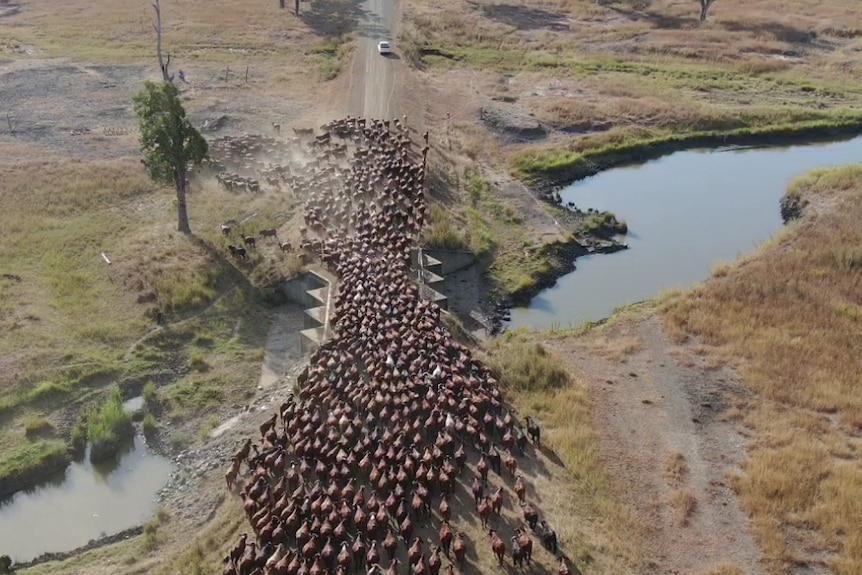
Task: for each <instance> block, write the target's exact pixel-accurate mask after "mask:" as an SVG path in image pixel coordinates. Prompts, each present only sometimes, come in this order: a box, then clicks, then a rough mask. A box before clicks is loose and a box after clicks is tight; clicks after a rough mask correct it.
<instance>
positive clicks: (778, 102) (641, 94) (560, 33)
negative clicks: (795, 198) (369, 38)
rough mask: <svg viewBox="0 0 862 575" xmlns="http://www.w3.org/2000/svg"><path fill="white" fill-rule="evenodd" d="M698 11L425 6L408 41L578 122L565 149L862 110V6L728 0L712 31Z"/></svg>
mask: <svg viewBox="0 0 862 575" xmlns="http://www.w3.org/2000/svg"><path fill="white" fill-rule="evenodd" d="M698 10H699V9H698V6H697V4H696V3H695V2H691V1H678V0H653V1H651V2H634V1H628V0H620V1H609V2H595V1H594V0H527V1H525V2H513V1H508V0H505V1H498V0H478V1H476V2H460V1H457V0H439V1H433V2H432V1H430V0H416V1H415V2H411V3H409V4H408V5H407V6H406V7H405V17H404V18H405V25H404V33H403V35H402V38H401V44H402V47H403V49H404V50H405V53H406V54H407V56H408V60H410V61H412V62H413V63H414V64H416V65H418V66H422V67H425V68H427V69H429V70H433V71H434V73H435V75H437V76H440V77H443V78H447V77H451V79H452V81H453V82H469V84H470V86H473V87H475V86H476V80H475V78H477V77H478V76H476V75H475V74H480V76H481V77H482V78H484V79H485V84H486V85H488V86H495V87H494V88H490V93H489V94H486V95H487V96H491V97H494V98H495V99H497V100H498V101H499V102H500V104H499V105H501V106H503V107H506V106H517V107H520V108H522V109H524V110H525V111H526V112H531V113H533V114H534V115H535V117H536V118H538V119H540V120H542V121H543V122H545V123H546V125H548V126H550V127H552V128H553V127H557V128H562V127H565V128H567V129H568V133H567V134H564V135H563V136H562V137H560V138H552V139H550V140H549V142H548V144H547V145H548V146H549V147H551V148H553V149H557V150H559V149H566V150H570V151H578V150H579V149H583V148H585V147H587V148H592V149H595V148H599V147H602V146H605V145H608V144H613V142H611V141H607V140H606V138H605V136H607V137H609V138H611V139H614V138H615V139H617V140H630V139H638V138H640V139H643V138H649V137H654V136H660V135H666V134H669V133H670V134H680V133H687V132H700V131H715V130H717V131H730V130H736V129H743V128H750V127H765V126H774V125H783V124H797V123H802V122H811V121H819V120H825V121H834V120H835V119H836V118H838V117H843V118H847V117H853V118H858V117H859V116H860V114H862V90H860V89H859V87H858V83H857V82H856V75H857V74H858V71H859V70H860V69H862V51H860V49H859V48H860V46H862V36H860V35H862V29H860V26H859V25H858V24H857V23H858V22H862V4H860V3H858V2H856V1H855V0H824V1H822V2H808V1H806V0H789V1H782V0H721V2H717V3H716V4H715V5H714V6H713V8H712V10H711V14H710V18H709V21H708V22H706V23H703V24H702V23H700V22H698ZM459 68H467V69H470V70H472V71H474V73H473V74H472V75H470V76H467V75H459V74H458V73H457V72H455V70H456V69H459ZM467 78H469V80H468V79H467ZM495 78H496V79H498V80H495ZM500 78H503V79H502V80H499V79H500ZM632 128H635V129H637V130H638V131H639V132H638V133H632V131H631V129H632ZM596 135H599V136H600V137H598V138H596V137H595V136H596ZM515 151H516V157H518V156H519V155H521V154H518V153H517V152H521V153H527V152H535V151H537V148H536V145H535V144H522V145H519V146H517V150H515ZM538 151H544V152H545V153H548V151H547V150H545V149H544V148H543V147H539V148H538ZM489 157H490V156H489Z"/></svg>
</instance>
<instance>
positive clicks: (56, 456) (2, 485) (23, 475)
mask: <svg viewBox="0 0 862 575" xmlns="http://www.w3.org/2000/svg"><path fill="white" fill-rule="evenodd" d="M71 462H72V458H71V456H70V455H69V452H68V451H66V452H63V453H52V454H50V455H49V456H48V457H46V458H45V459H43V460H42V461H40V462H39V463H38V464H37V465H34V466H32V467H28V468H27V469H25V470H22V471H21V472H20V473H17V474H15V475H10V476H6V477H3V478H2V479H0V499H5V498H7V497H11V496H12V495H14V494H15V493H17V492H18V491H21V490H22V489H27V488H29V487H33V486H34V485H38V484H39V483H40V482H41V481H43V480H44V479H45V478H46V477H50V476H51V475H53V474H55V473H59V472H60V471H63V470H64V469H66V467H68V466H69V464H70V463H71Z"/></svg>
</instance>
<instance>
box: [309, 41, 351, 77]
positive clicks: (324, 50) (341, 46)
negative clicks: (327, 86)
mask: <svg viewBox="0 0 862 575" xmlns="http://www.w3.org/2000/svg"><path fill="white" fill-rule="evenodd" d="M352 46H353V44H352V38H351V37H350V36H338V37H336V38H333V39H331V40H329V41H327V42H326V43H324V44H323V45H321V46H318V47H316V48H314V49H312V52H313V53H314V54H316V55H317V56H318V60H319V62H320V78H321V80H324V81H328V80H333V79H335V78H337V77H338V75H339V74H340V73H341V70H342V67H343V66H344V62H345V61H346V60H347V58H348V57H349V56H350V52H351V50H352Z"/></svg>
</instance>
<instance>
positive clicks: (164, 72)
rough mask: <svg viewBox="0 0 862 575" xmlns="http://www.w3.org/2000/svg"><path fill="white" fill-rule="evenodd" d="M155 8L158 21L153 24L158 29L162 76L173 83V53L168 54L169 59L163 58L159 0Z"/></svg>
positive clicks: (157, 51)
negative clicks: (171, 70) (170, 69)
mask: <svg viewBox="0 0 862 575" xmlns="http://www.w3.org/2000/svg"><path fill="white" fill-rule="evenodd" d="M153 9H154V10H155V11H156V23H155V24H153V28H155V29H156V38H157V40H156V53H157V54H158V56H159V68H161V69H162V78H163V79H164V80H165V83H166V84H172V83H173V81H174V78H173V76H171V75H170V74H169V73H168V66H170V65H171V55H170V54H168V59H167V61H165V60H164V58H162V7H161V5H160V4H159V0H156V1H155V3H154V4H153Z"/></svg>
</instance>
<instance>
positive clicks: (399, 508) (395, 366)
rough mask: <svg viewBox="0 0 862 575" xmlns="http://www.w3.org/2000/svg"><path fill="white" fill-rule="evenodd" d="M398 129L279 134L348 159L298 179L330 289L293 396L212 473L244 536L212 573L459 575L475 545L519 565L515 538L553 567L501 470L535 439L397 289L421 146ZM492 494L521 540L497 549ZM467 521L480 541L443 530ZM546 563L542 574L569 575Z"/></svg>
mask: <svg viewBox="0 0 862 575" xmlns="http://www.w3.org/2000/svg"><path fill="white" fill-rule="evenodd" d="M404 120H406V119H402V121H400V122H399V121H394V122H391V123H390V122H388V121H365V120H364V119H360V118H351V117H348V118H343V119H340V120H337V121H334V122H331V123H330V124H329V125H328V126H327V127H326V131H325V132H324V134H325V136H315V135H314V133H313V132H312V133H304V132H302V133H297V134H296V135H297V137H300V138H305V139H307V140H308V141H309V142H310V146H311V147H312V148H317V149H320V150H321V151H322V150H326V154H325V156H328V157H333V154H332V150H333V148H336V149H338V146H345V145H347V143H349V144H350V148H352V149H353V153H352V154H351V157H350V158H348V159H347V160H346V166H347V167H346V168H343V167H338V166H336V164H334V163H329V162H324V161H321V160H318V161H317V164H316V165H315V166H314V169H313V170H311V171H307V172H304V173H303V174H302V177H303V178H305V184H306V187H305V190H304V191H305V192H306V193H307V201H306V205H305V212H304V216H305V228H304V229H303V230H301V234H302V237H303V240H302V245H301V249H302V250H303V251H304V252H306V253H308V254H309V256H310V257H314V258H318V259H319V260H320V262H321V263H322V264H323V265H326V266H327V267H328V268H329V269H330V270H331V271H332V272H333V274H334V275H335V276H336V278H337V286H335V287H334V289H335V293H336V296H335V298H334V309H333V311H332V314H331V328H330V333H331V337H330V338H329V340H328V341H326V342H325V343H323V344H322V345H321V346H320V347H319V348H317V349H316V350H315V351H314V352H313V353H312V355H311V358H310V361H309V364H308V365H307V366H306V367H305V368H304V369H303V371H302V372H301V373H300V375H299V376H298V378H297V391H296V393H295V395H294V394H291V395H290V396H289V397H288V398H287V400H286V401H285V402H284V403H283V404H281V406H280V407H279V408H278V410H277V411H276V412H275V413H273V414H272V416H271V417H269V418H268V419H267V420H266V421H264V422H263V423H262V424H261V425H260V438H259V439H258V440H257V441H253V440H252V439H251V438H249V439H247V440H246V441H245V442H244V443H243V444H242V445H241V446H240V448H239V450H238V451H237V453H236V454H235V456H234V457H233V459H232V460H231V461H230V462H229V464H228V469H227V471H226V473H225V479H226V482H227V487H228V489H229V490H232V491H233V490H235V489H238V491H239V495H240V497H241V498H242V500H243V507H244V511H245V515H246V517H247V519H248V520H249V522H250V524H251V530H252V531H253V533H254V537H253V538H250V537H249V535H248V534H247V533H243V534H242V536H241V537H240V539H239V541H238V542H237V543H236V545H235V546H234V547H233V548H232V550H231V551H230V552H229V553H228V554H227V556H225V557H224V572H225V574H226V575H264V574H278V575H287V574H290V575H298V574H302V575H328V574H338V575H346V574H350V573H357V572H368V573H381V574H382V573H384V569H385V573H386V574H387V575H388V574H392V575H395V574H398V573H413V574H420V575H421V574H430V575H437V574H438V573H439V572H440V571H441V569H442V568H443V564H444V562H445V563H446V566H445V570H446V572H447V573H454V572H455V571H456V570H458V571H461V572H463V571H464V570H465V569H466V568H467V566H468V563H469V562H468V561H467V558H468V557H469V556H470V555H471V550H470V549H469V548H470V547H471V546H475V545H489V547H490V549H491V551H492V552H493V554H494V556H495V558H496V559H497V561H498V562H499V564H500V565H503V564H504V562H505V557H506V555H507V553H508V554H509V555H510V556H511V558H512V561H513V564H515V565H519V566H520V565H524V564H526V565H529V564H531V560H532V552H533V550H532V547H533V539H532V536H531V535H530V531H532V533H534V534H535V535H536V536H538V537H539V539H540V540H541V542H542V543H543V544H544V546H545V547H546V548H547V549H548V550H549V551H550V552H552V553H554V554H555V555H557V553H558V551H557V541H556V534H555V532H554V530H553V529H552V528H551V527H550V526H549V525H548V524H547V522H545V521H541V522H540V521H539V516H538V513H537V512H536V510H535V509H534V507H533V506H532V505H531V504H530V503H529V501H527V486H526V479H525V478H524V476H523V474H522V473H521V472H520V471H519V465H518V460H519V458H520V457H523V456H525V455H526V454H528V453H529V452H530V451H531V449H535V450H538V449H539V448H540V440H541V431H540V428H539V426H538V424H536V422H534V421H533V420H532V419H530V418H529V417H528V418H526V419H525V426H524V427H522V426H521V424H520V423H519V421H518V420H517V419H516V418H515V417H514V416H513V415H512V413H510V412H509V411H508V410H507V409H506V407H505V405H504V404H503V401H502V398H501V393H500V389H499V386H498V382H497V381H496V379H495V378H494V375H493V374H492V372H491V371H490V370H489V369H488V368H487V367H486V366H484V365H483V364H482V363H481V362H479V361H478V360H477V359H476V358H474V357H473V356H472V354H471V352H470V350H469V349H468V348H467V347H465V346H464V345H462V344H460V343H459V342H457V341H455V340H454V339H453V338H452V336H451V334H450V333H449V332H448V331H447V330H446V329H445V327H444V326H443V324H442V322H441V310H440V308H439V307H438V306H437V305H436V304H434V303H432V302H429V301H427V300H423V299H422V298H421V297H420V295H419V288H418V287H417V286H416V285H415V284H414V283H413V282H412V281H411V279H410V262H411V256H410V254H411V249H412V248H413V247H414V246H415V245H416V242H417V240H418V239H419V234H420V233H421V229H422V224H423V221H424V216H425V213H426V204H425V197H424V193H423V190H424V180H425V157H426V154H427V151H428V134H427V133H426V134H425V135H424V140H425V144H424V147H423V148H419V147H418V145H414V144H413V143H411V138H410V131H409V129H408V128H407V126H406V121H404ZM336 140H340V141H341V143H338V142H336ZM339 154H340V153H339ZM294 171H295V170H294ZM528 436H529V438H530V440H531V442H532V444H533V447H532V448H531V447H530V445H529V444H530V441H528ZM489 472H494V474H493V475H491V476H490V477H489ZM494 481H496V482H497V483H498V485H497V487H496V488H494V487H492V486H491V483H493V482H494ZM506 483H508V484H509V487H510V489H511V490H512V491H513V492H514V493H515V494H516V496H517V499H518V502H517V503H515V502H514V501H511V502H510V503H509V505H510V506H513V507H514V506H516V505H517V506H519V507H520V514H522V515H523V519H524V524H525V528H524V529H517V530H515V531H513V532H511V533H506V534H502V535H501V534H500V533H498V532H497V530H495V529H490V528H489V527H490V525H492V524H493V525H498V522H497V521H496V519H495V518H496V517H497V516H498V515H499V514H500V513H501V511H502V509H503V507H504V506H506V502H505V499H506V496H505V493H506V491H505V490H504V485H505V484H506ZM464 495H466V497H467V501H468V503H467V504H466V505H465V504H462V503H460V502H459V500H463V499H464V497H463V496H464ZM515 508H517V507H515ZM471 514H475V515H476V516H477V520H478V522H481V525H482V526H483V528H484V533H485V535H484V537H485V538H486V540H485V541H484V542H482V541H472V540H470V539H468V538H467V537H466V536H465V535H464V534H463V533H462V532H461V531H460V530H459V529H457V528H456V526H455V525H453V523H452V521H453V520H454V519H460V520H462V521H463V520H467V517H468V516H469V515H471ZM558 560H559V573H560V574H561V575H565V574H567V573H570V572H571V571H570V567H569V566H568V565H569V563H568V561H567V559H566V557H565V556H564V555H559V559H558Z"/></svg>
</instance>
